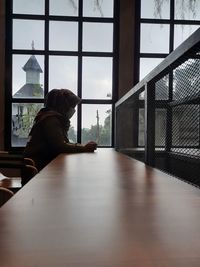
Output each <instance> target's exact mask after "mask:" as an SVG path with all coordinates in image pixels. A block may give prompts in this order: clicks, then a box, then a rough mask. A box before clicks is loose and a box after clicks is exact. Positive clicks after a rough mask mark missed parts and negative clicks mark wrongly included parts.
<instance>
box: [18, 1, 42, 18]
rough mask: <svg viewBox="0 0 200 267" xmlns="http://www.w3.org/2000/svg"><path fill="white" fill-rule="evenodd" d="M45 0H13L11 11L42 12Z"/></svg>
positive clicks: (21, 12) (19, 12) (20, 12)
mask: <svg viewBox="0 0 200 267" xmlns="http://www.w3.org/2000/svg"><path fill="white" fill-rule="evenodd" d="M44 2H45V0H13V13H18V14H37V15H43V14H44Z"/></svg>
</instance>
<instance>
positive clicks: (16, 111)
mask: <svg viewBox="0 0 200 267" xmlns="http://www.w3.org/2000/svg"><path fill="white" fill-rule="evenodd" d="M31 46H32V50H35V48H34V41H32V44H31ZM22 69H23V70H24V71H25V72H26V82H25V84H24V85H23V86H22V87H21V88H20V89H19V90H18V91H17V92H16V93H15V94H14V96H13V97H14V98H29V99H33V98H42V97H43V95H44V91H43V88H42V87H41V85H40V74H41V73H42V72H43V71H42V69H41V67H40V65H39V63H38V61H37V59H36V57H35V55H31V56H30V58H29V59H28V61H27V62H26V63H25V65H24V66H23V67H22ZM41 107H42V104H34V103H20V104H19V103H13V106H12V143H13V144H14V145H15V146H24V145H25V144H26V142H27V137H28V133H29V131H30V127H31V126H32V124H33V119H34V117H35V115H36V113H37V112H38V110H39V109H40V108H41Z"/></svg>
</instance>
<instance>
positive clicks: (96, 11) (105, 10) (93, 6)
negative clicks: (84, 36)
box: [83, 0, 114, 17]
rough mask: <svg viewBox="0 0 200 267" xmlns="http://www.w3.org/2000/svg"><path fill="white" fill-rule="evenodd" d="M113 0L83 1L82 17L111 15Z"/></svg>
mask: <svg viewBox="0 0 200 267" xmlns="http://www.w3.org/2000/svg"><path fill="white" fill-rule="evenodd" d="M113 9H114V8H113V0H106V1H103V0H100V1H91V0H84V1H83V16H84V17H113Z"/></svg>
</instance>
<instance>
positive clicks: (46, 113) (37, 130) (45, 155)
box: [24, 108, 84, 170]
mask: <svg viewBox="0 0 200 267" xmlns="http://www.w3.org/2000/svg"><path fill="white" fill-rule="evenodd" d="M69 126H70V121H69V120H67V119H66V118H64V116H63V115H61V114H60V113H58V112H56V111H53V110H50V109H47V108H43V109H41V110H40V111H39V113H38V115H37V116H36V118H35V120H34V125H33V127H32V129H31V132H30V134H29V141H28V143H27V145H26V148H25V151H24V156H25V157H29V158H31V159H33V160H34V161H35V163H36V167H37V169H38V170H41V169H42V168H43V167H44V166H46V165H47V164H48V163H49V162H50V161H51V160H52V159H54V158H55V157H56V156H57V155H58V154H60V153H77V152H84V146H82V145H77V144H71V143H69V140H68V137H67V132H68V130H69Z"/></svg>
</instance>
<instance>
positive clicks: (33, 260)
mask: <svg viewBox="0 0 200 267" xmlns="http://www.w3.org/2000/svg"><path fill="white" fill-rule="evenodd" d="M199 222H200V191H199V189H197V188H195V187H193V186H191V185H189V184H186V183H184V182H182V181H180V180H178V179H176V178H173V177H171V176H169V175H167V174H164V173H162V172H160V171H158V170H156V169H152V168H150V167H147V166H145V165H144V164H143V163H141V162H139V161H136V160H134V159H131V158H129V157H127V156H124V155H122V154H120V153H118V152H115V151H114V150H113V149H98V150H97V152H95V153H82V154H71V155H60V156H58V157H57V158H56V159H55V160H54V161H52V162H51V163H50V164H49V165H48V166H47V167H46V168H45V169H43V170H42V171H41V172H40V173H39V174H38V175H36V176H35V177H34V178H33V179H32V180H31V181H30V182H29V183H28V184H27V185H26V186H24V188H22V189H21V190H20V191H19V192H18V193H17V194H16V195H15V196H14V197H13V198H12V199H10V200H9V201H8V202H7V203H6V204H5V205H4V206H3V207H2V208H1V209H0V248H1V249H0V259H1V261H0V266H1V267H29V266H30V267H38V266H39V267H57V266H58V267H66V266H67V267H76V266H81V267H114V266H115V267H129V266H130V267H132V266H141V267H157V266H158V267H166V266H167V267H179V266H181V267H186V266H190V267H194V266H195V267H196V266H200V254H199V251H200V223H199Z"/></svg>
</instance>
